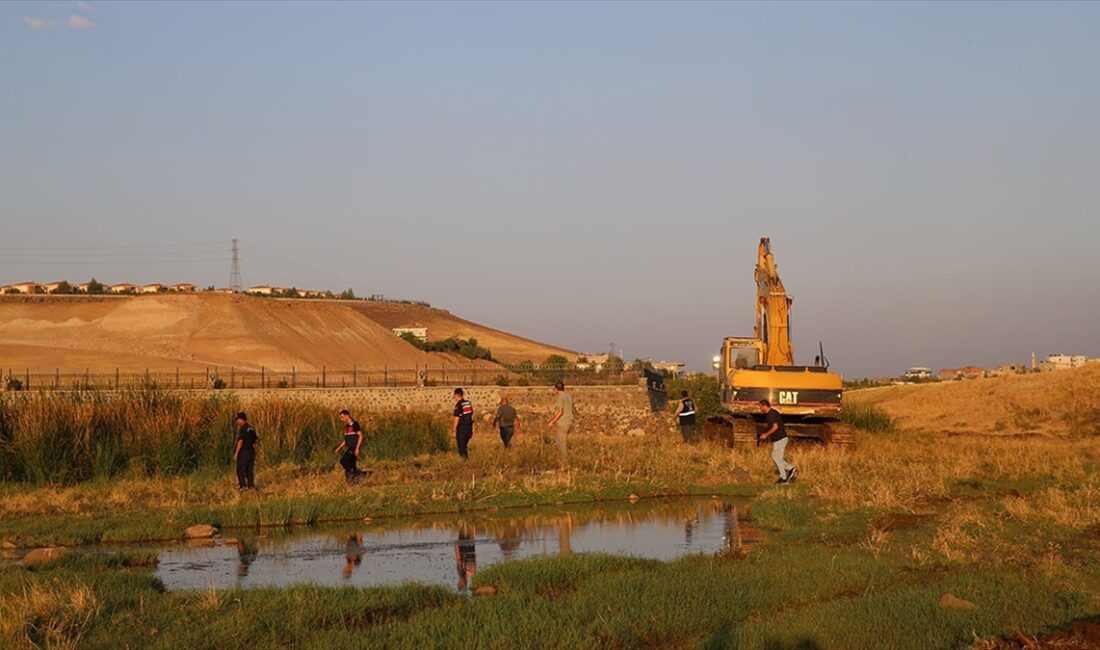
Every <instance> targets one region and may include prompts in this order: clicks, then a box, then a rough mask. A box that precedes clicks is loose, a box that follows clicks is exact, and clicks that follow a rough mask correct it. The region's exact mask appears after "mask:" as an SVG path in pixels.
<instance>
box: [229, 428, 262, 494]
mask: <svg viewBox="0 0 1100 650" xmlns="http://www.w3.org/2000/svg"><path fill="white" fill-rule="evenodd" d="M236 423H237V447H236V448H235V449H234V450H233V460H235V461H237V485H238V487H239V488H240V489H241V490H255V489H256V483H255V470H256V441H257V440H258V439H259V436H257V435H256V430H255V429H253V428H252V425H251V424H249V423H248V416H247V415H245V413H244V411H241V412H240V413H238V414H237V418H236Z"/></svg>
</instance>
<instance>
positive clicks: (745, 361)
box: [730, 347, 760, 368]
mask: <svg viewBox="0 0 1100 650" xmlns="http://www.w3.org/2000/svg"><path fill="white" fill-rule="evenodd" d="M757 365H760V351H759V350H757V349H756V348H755V347H744V348H736V347H731V348H730V367H732V368H752V367H753V366H757Z"/></svg>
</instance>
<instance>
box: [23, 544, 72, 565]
mask: <svg viewBox="0 0 1100 650" xmlns="http://www.w3.org/2000/svg"><path fill="white" fill-rule="evenodd" d="M68 554H69V549H67V548H64V547H61V546H51V547H48V548H36V549H34V550H33V551H31V552H30V553H27V554H26V555H25V556H23V564H24V565H26V566H34V565H36V564H46V563H47V562H53V561H54V560H59V559H61V558H63V557H65V556H66V555H68Z"/></svg>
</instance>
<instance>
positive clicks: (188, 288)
mask: <svg viewBox="0 0 1100 650" xmlns="http://www.w3.org/2000/svg"><path fill="white" fill-rule="evenodd" d="M194 291H196V287H195V285H193V284H191V283H189V282H180V283H179V284H158V283H153V284H130V283H129V282H123V283H120V284H105V283H103V282H96V281H95V280H92V281H90V282H84V283H82V284H69V283H68V282H66V281H64V280H60V281H58V282H47V283H45V284H39V283H37V282H17V283H15V284H6V285H3V286H0V294H5V293H6V294H11V293H123V294H137V293H167V292H176V293H191V292H194Z"/></svg>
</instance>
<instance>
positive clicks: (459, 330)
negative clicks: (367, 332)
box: [344, 301, 577, 363]
mask: <svg viewBox="0 0 1100 650" xmlns="http://www.w3.org/2000/svg"><path fill="white" fill-rule="evenodd" d="M344 304H347V305H349V306H350V307H351V308H352V309H355V310H356V311H358V312H359V313H361V314H363V315H365V316H366V317H367V318H370V319H371V320H373V321H375V322H376V323H378V324H380V325H383V326H384V327H387V328H391V329H392V328H394V327H401V326H404V325H408V324H410V323H418V324H420V325H423V326H424V327H427V328H428V339H429V340H431V341H441V340H443V339H446V338H450V337H456V338H461V339H468V338H475V339H477V341H478V344H480V345H481V346H482V347H486V348H489V349H490V350H492V352H493V358H495V359H497V360H498V361H500V362H502V363H519V362H521V361H534V362H535V363H539V362H541V361H543V360H544V359H546V357H548V356H550V355H551V354H560V355H562V356H564V357H566V358H567V359H571V360H572V359H576V357H577V353H576V352H574V351H572V350H566V349H565V348H559V347H554V346H551V345H546V344H545V343H539V342H537V341H532V340H530V339H525V338H523V337H521V336H516V335H514V334H509V333H507V332H502V331H500V330H496V329H493V328H491V327H486V326H484V325H479V324H477V323H472V322H470V321H468V320H464V319H462V318H459V317H457V316H455V315H454V314H452V313H450V312H449V311H447V310H445V309H436V308H433V307H425V306H423V305H403V304H397V303H386V302H364V301H348V302H346V303H344Z"/></svg>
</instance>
